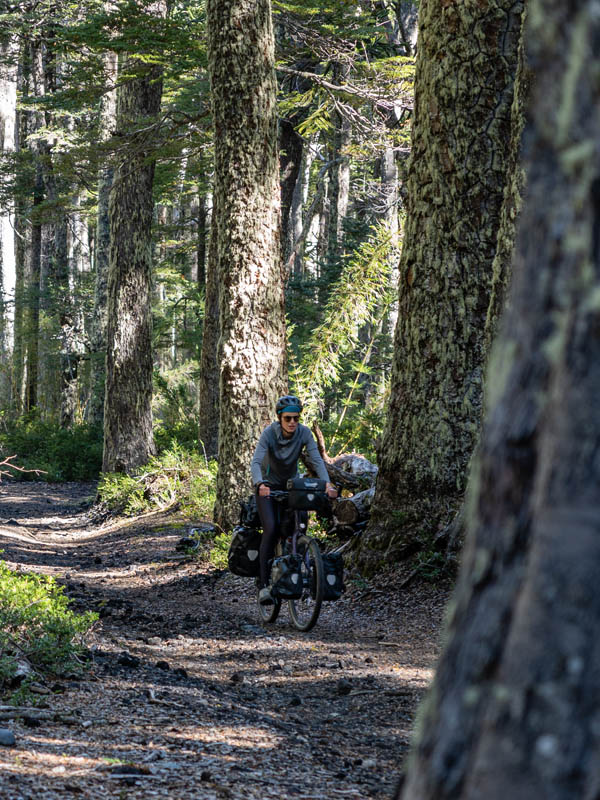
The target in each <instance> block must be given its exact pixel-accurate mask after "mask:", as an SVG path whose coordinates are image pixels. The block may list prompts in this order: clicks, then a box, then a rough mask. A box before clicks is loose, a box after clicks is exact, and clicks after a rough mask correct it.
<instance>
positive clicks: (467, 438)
mask: <svg viewBox="0 0 600 800" xmlns="http://www.w3.org/2000/svg"><path fill="white" fill-rule="evenodd" d="M522 8H523V7H522V4H521V3H514V2H513V0H501V1H498V0H484V1H482V0H468V2H463V3H460V4H452V5H450V6H448V5H447V4H446V3H445V2H443V0H430V2H428V3H427V4H426V5H422V6H421V13H422V19H421V20H420V34H419V35H420V39H419V47H418V55H417V72H416V79H415V121H414V127H413V149H412V156H411V163H410V168H409V175H408V206H407V224H406V229H405V232H404V246H403V251H402V257H401V263H400V283H399V315H398V325H397V327H396V334H395V345H394V349H395V355H394V364H393V369H392V378H391V390H390V401H389V406H388V410H387V418H386V425H385V429H384V434H383V441H382V446H381V448H380V451H379V465H380V471H379V475H378V479H377V492H376V496H375V500H374V502H373V509H372V512H373V514H372V520H371V524H370V526H369V529H368V532H367V535H366V536H365V537H363V539H362V542H361V551H362V553H361V560H362V562H363V567H365V568H369V567H370V566H376V564H377V563H378V561H379V560H380V559H381V558H382V555H381V553H382V551H385V550H388V548H389V547H390V546H391V552H395V553H396V554H398V555H400V554H402V553H403V552H405V551H406V550H410V549H414V547H415V546H419V542H418V541H415V534H414V530H415V527H417V528H418V530H419V531H425V534H426V535H429V534H431V535H434V534H435V531H436V530H437V528H438V525H439V524H440V522H441V521H442V520H443V521H445V518H446V516H447V515H448V514H452V513H453V511H454V509H455V508H456V506H457V505H458V504H459V503H460V502H461V499H462V495H463V493H464V487H465V483H466V475H467V468H468V464H469V460H470V458H471V455H472V453H473V449H474V447H475V444H476V441H477V437H478V432H479V427H480V418H481V406H482V384H483V381H482V374H483V368H484V364H485V360H486V353H485V336H484V328H485V320H486V314H487V309H488V305H489V298H490V291H491V284H492V264H493V261H494V257H495V254H496V248H497V234H498V225H499V216H500V209H501V207H502V200H503V195H504V187H505V183H506V180H507V149H508V148H507V145H506V143H507V141H509V139H510V133H511V128H510V108H511V105H512V100H513V94H514V80H515V73H516V68H517V53H518V46H519V41H520V32H521V16H522ZM387 557H388V558H389V557H390V551H389V550H388V555H387Z"/></svg>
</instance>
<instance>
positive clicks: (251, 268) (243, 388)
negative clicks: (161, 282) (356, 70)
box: [207, 0, 285, 527]
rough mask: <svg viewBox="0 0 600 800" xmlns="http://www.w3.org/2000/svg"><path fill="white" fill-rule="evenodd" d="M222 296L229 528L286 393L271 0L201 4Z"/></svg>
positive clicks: (222, 471)
mask: <svg viewBox="0 0 600 800" xmlns="http://www.w3.org/2000/svg"><path fill="white" fill-rule="evenodd" d="M207 30H208V55H209V71H210V79H211V90H212V103H213V116H214V128H215V215H214V223H213V224H215V225H216V226H217V232H216V235H217V272H218V280H219V290H220V320H221V337H220V346H219V367H220V416H219V455H218V458H219V473H218V477H217V499H216V505H215V519H216V521H217V522H218V523H219V524H220V525H222V526H223V527H230V526H231V525H232V524H233V523H234V522H235V521H236V519H237V514H238V510H239V509H238V501H239V499H240V497H242V496H243V495H244V494H245V493H247V491H248V490H249V487H250V473H249V465H250V459H251V455H252V451H253V448H254V446H255V444H256V441H257V439H258V436H259V435H260V432H261V430H262V428H263V427H264V426H265V425H266V424H267V423H268V422H269V420H270V419H272V417H273V413H274V407H275V401H276V397H277V395H278V394H280V393H281V392H282V391H283V387H284V363H285V361H284V360H285V314H284V295H283V276H282V270H281V261H280V253H279V220H280V187H279V161H278V154H277V110H276V79H275V67H274V65H275V62H274V41H273V29H272V21H271V5H270V2H269V0H258V1H255V0H209V2H208V5H207Z"/></svg>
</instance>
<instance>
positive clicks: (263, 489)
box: [258, 483, 271, 497]
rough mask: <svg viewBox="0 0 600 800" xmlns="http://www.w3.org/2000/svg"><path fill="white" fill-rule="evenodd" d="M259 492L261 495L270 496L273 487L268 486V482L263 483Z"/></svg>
mask: <svg viewBox="0 0 600 800" xmlns="http://www.w3.org/2000/svg"><path fill="white" fill-rule="evenodd" d="M258 494H259V497H268V496H269V495H270V494H271V487H270V486H267V484H266V483H261V484H260V486H259V487H258Z"/></svg>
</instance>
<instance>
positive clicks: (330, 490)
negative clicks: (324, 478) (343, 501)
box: [325, 483, 338, 500]
mask: <svg viewBox="0 0 600 800" xmlns="http://www.w3.org/2000/svg"><path fill="white" fill-rule="evenodd" d="M325 491H326V492H327V497H330V498H331V499H332V500H333V499H334V498H335V497H337V495H338V493H337V489H336V488H335V486H334V485H333V483H327V484H326V485H325Z"/></svg>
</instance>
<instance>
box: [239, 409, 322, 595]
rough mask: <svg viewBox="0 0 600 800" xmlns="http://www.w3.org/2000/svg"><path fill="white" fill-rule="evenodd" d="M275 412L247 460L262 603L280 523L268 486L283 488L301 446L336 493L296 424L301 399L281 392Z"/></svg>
mask: <svg viewBox="0 0 600 800" xmlns="http://www.w3.org/2000/svg"><path fill="white" fill-rule="evenodd" d="M275 413H276V414H277V422H272V423H271V424H270V425H269V426H268V427H267V428H265V429H264V431H263V432H262V433H261V435H260V439H259V440H258V444H257V445H256V450H255V451H254V456H253V458H252V464H251V471H252V483H253V484H254V489H255V491H256V505H257V508H258V514H259V516H260V521H261V525H262V529H263V535H262V538H261V544H260V553H259V560H260V587H259V593H258V602H259V603H261V604H262V605H270V604H272V603H273V597H272V596H271V592H270V590H269V588H268V581H269V560H270V559H271V558H273V554H274V552H275V544H276V542H277V539H278V538H279V536H280V527H282V526H281V522H280V521H279V520H278V514H277V509H276V508H275V506H274V502H273V499H272V498H271V497H270V496H269V495H270V494H271V489H285V488H286V485H287V481H288V480H289V479H290V478H295V477H297V475H298V459H299V458H300V454H301V453H302V451H303V450H304V452H305V458H306V461H307V463H308V465H309V467H310V468H311V469H312V470H313V472H314V473H315V474H316V475H317V477H318V478H320V479H321V480H324V481H326V482H327V486H326V491H327V495H328V497H332V498H333V497H336V496H337V490H336V488H335V487H334V486H333V484H332V483H331V482H330V481H329V475H328V473H327V468H326V467H325V463H324V462H323V459H322V458H321V454H320V453H319V449H318V447H317V443H316V442H315V440H314V437H313V435H312V433H311V432H310V429H309V428H307V427H306V425H301V424H300V414H301V413H302V403H301V401H300V400H299V399H298V398H297V397H295V396H294V395H284V396H283V397H280V398H279V400H278V401H277V404H276V406H275Z"/></svg>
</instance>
